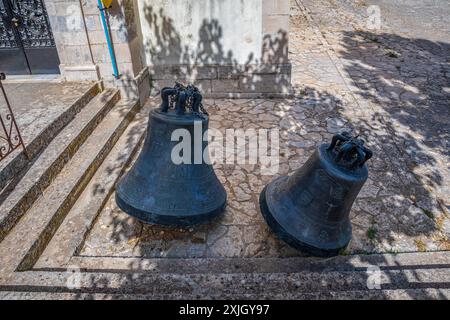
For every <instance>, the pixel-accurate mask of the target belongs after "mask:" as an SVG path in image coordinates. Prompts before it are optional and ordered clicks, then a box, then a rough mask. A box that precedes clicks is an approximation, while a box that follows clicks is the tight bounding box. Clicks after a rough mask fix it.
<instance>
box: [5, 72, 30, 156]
mask: <svg viewBox="0 0 450 320" xmlns="http://www.w3.org/2000/svg"><path fill="white" fill-rule="evenodd" d="M5 78H6V77H5V74H4V73H0V89H1V91H2V94H3V97H4V99H5V103H6V114H4V113H3V110H0V126H1V128H0V161H2V160H3V159H5V158H6V156H8V155H9V154H10V153H11V152H13V151H14V150H15V149H17V148H19V147H20V146H22V148H23V151H24V153H25V155H26V156H27V157H28V153H27V149H26V147H25V143H24V142H23V139H22V136H21V134H20V131H19V127H18V126H17V122H16V119H15V118H14V114H13V111H12V109H11V105H10V103H9V100H8V97H7V96H6V92H5V88H4V87H3V83H2V80H5Z"/></svg>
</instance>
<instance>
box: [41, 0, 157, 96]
mask: <svg viewBox="0 0 450 320" xmlns="http://www.w3.org/2000/svg"><path fill="white" fill-rule="evenodd" d="M134 1H135V0H114V1H113V3H112V8H111V9H110V10H109V11H108V12H109V23H110V27H111V36H112V42H113V45H114V51H115V54H116V60H117V64H118V69H119V74H120V75H121V76H120V79H118V80H117V79H115V78H114V77H113V68H112V64H111V58H110V56H109V51H108V47H107V44H106V37H105V32H104V29H103V25H102V22H101V18H100V13H99V9H98V8H97V1H95V0H90V1H87V0H45V3H46V6H47V10H48V14H49V18H50V24H51V26H52V30H53V34H54V37H55V42H56V46H57V50H58V55H59V57H60V61H61V65H60V69H61V75H62V77H63V78H64V79H65V80H67V81H80V80H100V79H102V80H104V83H105V85H106V86H117V87H119V88H121V89H122V90H121V91H122V98H123V99H136V98H138V97H140V98H141V99H145V96H146V95H147V96H148V92H149V90H148V88H149V83H150V81H149V79H148V77H149V74H148V70H147V68H146V67H145V64H144V63H143V59H142V57H143V55H142V48H141V43H142V40H141V39H140V32H139V31H138V28H140V27H139V26H138V25H137V24H136V21H137V20H136V19H135V15H136V11H135V5H134ZM136 8H137V7H136ZM145 78H146V79H145ZM147 87H148V88H147Z"/></svg>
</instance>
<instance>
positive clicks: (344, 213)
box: [259, 132, 372, 257]
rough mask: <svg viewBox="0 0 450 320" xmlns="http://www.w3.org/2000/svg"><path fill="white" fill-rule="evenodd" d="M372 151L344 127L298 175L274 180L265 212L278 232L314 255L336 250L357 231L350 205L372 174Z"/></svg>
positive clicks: (265, 200)
mask: <svg viewBox="0 0 450 320" xmlns="http://www.w3.org/2000/svg"><path fill="white" fill-rule="evenodd" d="M371 157H372V152H371V151H370V150H369V149H367V148H366V147H365V146H364V141H363V140H361V139H358V137H356V138H354V137H352V136H351V134H350V133H348V132H344V133H342V134H337V135H335V136H334V137H333V140H332V142H331V144H330V145H329V146H328V145H326V144H322V145H321V146H319V147H318V148H317V149H316V151H315V152H314V154H313V155H312V156H311V157H310V158H309V159H308V161H307V162H306V163H305V165H304V166H303V167H302V168H300V169H299V170H297V171H296V172H295V173H294V174H293V175H292V176H283V177H280V178H277V179H275V180H273V181H272V182H271V183H269V184H268V185H267V186H266V187H265V188H264V190H263V191H262V192H261V195H260V199H259V203H260V209H261V213H262V215H263V216H264V218H265V219H266V221H267V223H268V224H269V226H270V228H271V229H272V230H273V231H274V232H275V234H276V235H277V236H278V237H279V238H280V239H282V240H284V241H285V242H286V243H288V244H289V245H291V246H292V247H294V248H296V249H299V250H302V251H305V252H307V253H309V254H311V255H314V256H322V257H323V256H325V257H326V256H334V255H337V254H339V252H340V251H341V250H342V249H345V248H346V247H347V245H348V243H349V242H350V239H351V236H352V226H351V223H350V219H349V214H350V209H351V207H352V205H353V202H354V201H355V199H356V196H357V195H358V193H359V191H360V190H361V188H362V186H363V185H364V183H365V181H366V180H367V176H368V170H367V166H366V165H365V162H366V161H367V160H369V159H370V158H371Z"/></svg>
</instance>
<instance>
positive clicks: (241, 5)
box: [138, 0, 291, 97]
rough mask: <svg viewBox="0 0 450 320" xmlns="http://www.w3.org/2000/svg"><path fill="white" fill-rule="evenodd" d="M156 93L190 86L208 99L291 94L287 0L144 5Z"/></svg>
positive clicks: (166, 0) (156, 0)
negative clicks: (176, 85)
mask: <svg viewBox="0 0 450 320" xmlns="http://www.w3.org/2000/svg"><path fill="white" fill-rule="evenodd" d="M138 6H139V10H138V11H139V19H140V25H141V30H142V33H143V48H144V55H145V61H146V63H147V64H148V65H149V66H150V67H151V75H152V79H153V80H154V84H155V86H156V87H164V86H166V85H171V84H173V82H174V80H180V81H192V82H194V83H195V84H196V85H197V86H199V87H200V88H201V90H202V91H203V92H204V93H205V94H206V96H209V97H257V96H285V95H286V94H288V93H289V92H290V78H291V75H290V73H291V65H290V63H289V59H288V31H289V0H246V1H242V0H142V1H139V2H138Z"/></svg>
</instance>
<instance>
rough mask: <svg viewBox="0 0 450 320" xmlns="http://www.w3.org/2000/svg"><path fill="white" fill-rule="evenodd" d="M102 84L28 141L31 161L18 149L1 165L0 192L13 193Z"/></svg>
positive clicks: (88, 91) (92, 89)
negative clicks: (28, 170) (23, 177)
mask: <svg viewBox="0 0 450 320" xmlns="http://www.w3.org/2000/svg"><path fill="white" fill-rule="evenodd" d="M102 87H103V85H102V83H94V84H92V86H91V87H90V88H89V89H88V90H87V91H86V92H85V93H84V94H83V95H82V96H80V97H79V98H78V99H77V100H76V101H75V102H74V103H73V104H72V105H71V106H70V107H69V108H68V109H67V110H66V111H65V112H63V113H61V114H60V115H59V116H58V117H57V118H56V119H55V120H54V121H53V122H52V123H51V124H49V125H48V126H47V127H46V128H45V129H44V130H43V131H42V132H41V133H40V134H39V135H38V136H36V138H34V139H33V140H32V141H27V142H26V144H27V151H28V154H29V157H30V158H29V159H27V157H26V156H25V154H24V153H23V150H22V149H21V148H19V149H16V150H15V151H13V153H11V154H10V155H8V158H9V159H8V160H6V159H5V160H4V161H2V163H1V164H0V190H1V192H2V193H3V192H11V191H12V190H13V189H14V187H15V184H16V183H17V182H18V178H20V173H21V172H22V171H23V170H24V169H25V168H26V167H27V166H28V165H29V164H30V162H32V161H33V160H35V159H36V157H37V156H39V154H40V152H42V150H43V149H45V147H46V145H48V144H49V143H50V141H51V140H52V139H53V138H54V137H55V136H57V135H58V133H59V132H60V131H61V130H62V129H63V128H64V127H65V126H66V125H67V124H68V123H70V122H71V121H72V120H73V119H74V118H75V116H76V115H77V113H78V112H80V111H81V110H82V109H83V108H84V107H85V106H86V105H87V104H88V103H89V102H90V101H91V100H92V99H93V98H94V97H95V96H96V95H97V94H99V93H100V92H101V91H102Z"/></svg>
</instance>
